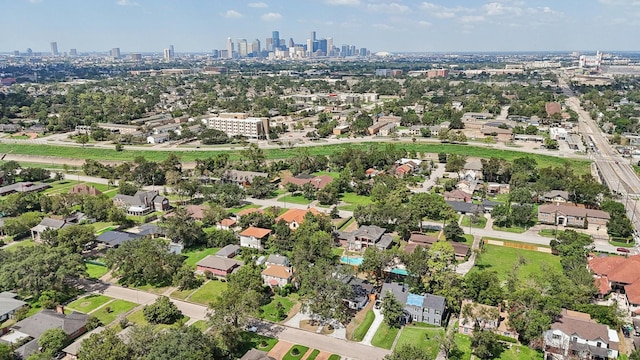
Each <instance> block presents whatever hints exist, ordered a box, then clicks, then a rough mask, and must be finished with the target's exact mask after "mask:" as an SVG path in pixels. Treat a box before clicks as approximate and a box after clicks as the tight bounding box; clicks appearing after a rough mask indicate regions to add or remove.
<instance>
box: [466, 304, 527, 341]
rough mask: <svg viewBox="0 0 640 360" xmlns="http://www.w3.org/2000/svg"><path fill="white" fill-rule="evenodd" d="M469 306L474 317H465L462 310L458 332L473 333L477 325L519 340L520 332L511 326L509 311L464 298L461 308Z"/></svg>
mask: <svg viewBox="0 0 640 360" xmlns="http://www.w3.org/2000/svg"><path fill="white" fill-rule="evenodd" d="M466 307H469V309H471V314H472V316H473V318H469V317H465V315H464V312H463V311H460V318H459V320H458V332H459V333H460V334H464V335H467V336H471V335H473V329H474V328H475V326H476V323H477V325H478V326H479V327H480V328H481V329H483V330H490V331H492V332H494V333H496V334H498V335H501V336H507V337H510V338H512V339H516V340H518V333H517V332H516V331H515V330H513V329H511V328H510V326H509V313H508V312H506V311H502V307H496V306H490V305H484V304H478V303H474V302H473V301H471V300H462V305H461V307H460V309H464V308H466Z"/></svg>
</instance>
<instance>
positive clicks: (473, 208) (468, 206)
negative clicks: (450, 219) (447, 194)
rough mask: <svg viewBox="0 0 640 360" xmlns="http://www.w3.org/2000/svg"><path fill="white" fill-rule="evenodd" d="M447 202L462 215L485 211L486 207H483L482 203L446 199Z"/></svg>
mask: <svg viewBox="0 0 640 360" xmlns="http://www.w3.org/2000/svg"><path fill="white" fill-rule="evenodd" d="M445 202H446V203H447V205H449V206H451V208H452V209H453V211H455V212H456V213H458V214H461V215H465V214H482V213H484V207H482V204H474V203H470V202H462V201H451V200H446V201H445Z"/></svg>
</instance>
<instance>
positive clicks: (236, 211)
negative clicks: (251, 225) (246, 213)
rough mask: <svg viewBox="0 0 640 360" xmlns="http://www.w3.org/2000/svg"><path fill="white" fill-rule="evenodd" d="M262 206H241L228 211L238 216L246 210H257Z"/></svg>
mask: <svg viewBox="0 0 640 360" xmlns="http://www.w3.org/2000/svg"><path fill="white" fill-rule="evenodd" d="M259 207H260V205H256V204H247V205H243V206H239V207H234V208H229V209H227V211H229V212H230V213H232V214H236V213H238V212H240V211H242V210H246V209H257V208H259Z"/></svg>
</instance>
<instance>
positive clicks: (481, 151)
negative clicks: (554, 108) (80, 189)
mask: <svg viewBox="0 0 640 360" xmlns="http://www.w3.org/2000/svg"><path fill="white" fill-rule="evenodd" d="M394 144H395V145H396V146H402V148H403V149H406V150H407V151H418V152H421V153H425V152H426V153H440V152H444V153H447V154H461V155H468V154H473V155H474V156H476V157H480V158H490V157H496V158H499V159H505V160H509V161H511V160H513V159H515V158H519V157H525V156H526V157H529V158H532V159H534V160H536V162H537V163H538V165H539V166H543V167H545V166H563V164H565V163H568V164H570V165H571V167H572V168H573V170H574V171H575V172H576V173H577V174H585V173H588V172H589V170H590V169H589V161H587V160H577V159H576V160H574V159H565V158H559V157H555V156H548V155H538V154H526V153H524V152H520V151H512V150H503V149H495V148H490V147H481V146H473V145H462V144H441V143H415V144H414V143H411V142H408V141H407V142H396V143H394ZM388 145H389V144H388V143H368V144H355V145H351V144H340V145H324V146H322V145H320V146H310V147H306V148H305V149H307V150H308V151H309V154H310V155H331V154H334V153H336V152H338V151H341V150H343V149H345V148H350V147H355V148H360V149H362V148H363V147H364V149H363V150H367V149H368V148H373V149H378V150H382V149H384V147H385V146H388ZM9 152H11V153H12V154H24V155H35V156H53V157H60V158H71V159H93V160H106V159H108V160H122V161H125V160H133V158H134V157H136V156H143V157H145V158H146V159H147V160H152V161H162V160H164V159H165V158H166V157H167V155H168V153H169V152H168V151H153V150H128V149H127V146H125V147H124V150H123V151H115V149H107V148H94V147H84V148H83V147H80V146H56V145H48V144H47V145H45V144H0V153H9ZM221 152H226V153H228V154H229V157H230V159H231V160H236V159H238V158H240V157H241V156H242V154H241V152H240V151H238V149H236V150H232V151H215V150H212V151H172V152H171V153H174V154H176V155H177V156H178V157H180V159H181V160H182V161H195V160H196V159H203V158H207V157H211V156H215V155H216V154H219V153H221ZM264 154H265V157H266V158H267V159H286V158H290V157H293V156H298V152H297V149H296V148H293V149H265V150H264Z"/></svg>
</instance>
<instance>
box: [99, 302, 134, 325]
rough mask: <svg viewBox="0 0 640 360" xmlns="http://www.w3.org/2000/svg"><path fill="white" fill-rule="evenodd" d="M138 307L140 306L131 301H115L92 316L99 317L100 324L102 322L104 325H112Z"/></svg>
mask: <svg viewBox="0 0 640 360" xmlns="http://www.w3.org/2000/svg"><path fill="white" fill-rule="evenodd" d="M136 306H138V304H135V303H132V302H129V301H125V300H114V301H113V302H110V303H109V305H107V306H105V307H103V308H101V309H99V310H98V311H96V312H94V313H92V314H91V315H93V316H95V317H97V318H98V319H99V320H100V322H102V324H104V325H108V324H110V323H112V322H113V321H114V320H115V319H117V318H118V316H120V315H123V314H125V313H127V312H129V311H131V309H133V308H135V307H136ZM107 308H109V310H111V312H107V311H106V310H107Z"/></svg>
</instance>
